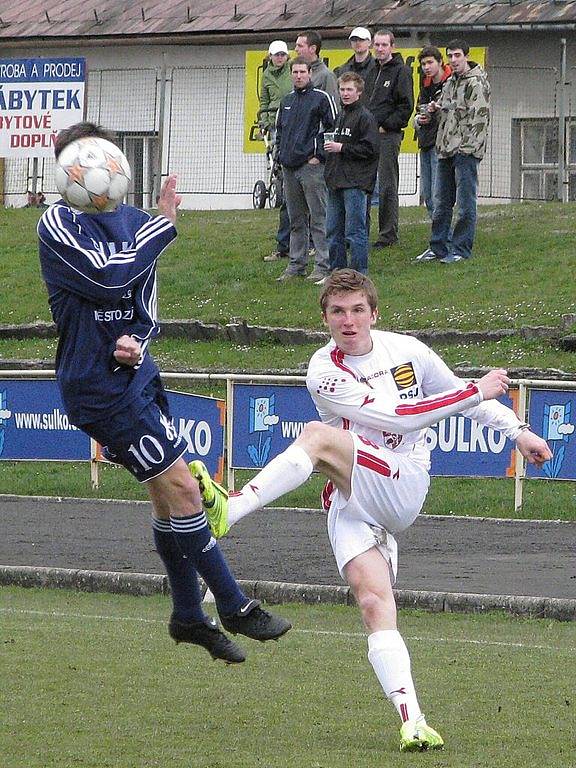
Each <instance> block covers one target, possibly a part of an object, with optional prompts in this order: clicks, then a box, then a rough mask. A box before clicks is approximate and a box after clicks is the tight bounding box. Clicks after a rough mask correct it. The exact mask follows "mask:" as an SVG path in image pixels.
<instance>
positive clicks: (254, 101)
mask: <svg viewBox="0 0 576 768" xmlns="http://www.w3.org/2000/svg"><path fill="white" fill-rule="evenodd" d="M289 47H290V44H289ZM421 50H422V48H396V49H395V52H396V53H400V54H402V58H403V59H404V61H405V63H406V64H407V65H408V66H409V67H411V69H412V81H413V83H414V99H416V98H417V96H418V93H419V90H420V72H419V65H418V58H417V57H418V53H419V52H420V51H421ZM441 50H442V53H444V51H443V49H442V48H441ZM486 52H487V48H470V59H472V60H473V61H475V62H476V63H477V64H481V65H482V66H484V65H485V61H486ZM353 53H354V52H353V51H352V50H351V49H350V48H338V49H337V50H327V49H325V48H323V49H322V50H321V52H320V57H321V59H322V61H323V62H324V63H325V64H326V66H327V67H328V69H332V70H333V69H334V68H335V67H339V66H341V65H342V64H344V62H345V61H348V59H349V58H350V56H352V55H353ZM295 55H296V54H295V53H294V52H292V53H291V58H294V56H295ZM444 58H445V57H444ZM267 62H268V51H267V50H259V51H246V63H245V75H244V152H245V153H247V154H255V153H263V152H265V146H264V142H263V141H262V137H261V136H260V132H259V130H258V109H259V108H260V91H261V88H262V75H263V74H264V69H265V68H266V64H267ZM400 152H406V153H412V154H415V153H416V152H418V146H417V143H416V139H415V136H414V130H413V129H412V126H411V125H409V126H408V128H407V129H406V130H405V131H404V140H403V142H402V146H401V148H400Z"/></svg>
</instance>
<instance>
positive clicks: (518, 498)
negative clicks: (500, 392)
mask: <svg viewBox="0 0 576 768" xmlns="http://www.w3.org/2000/svg"><path fill="white" fill-rule="evenodd" d="M526 416H527V414H526V384H525V383H524V382H522V381H521V382H520V387H519V395H518V418H519V419H520V420H522V421H526ZM514 450H515V453H516V462H515V466H514V511H515V512H519V511H520V510H521V509H522V492H523V490H524V487H523V481H524V479H525V477H526V462H525V460H524V456H522V454H521V453H520V451H519V450H518V448H515V449H514Z"/></svg>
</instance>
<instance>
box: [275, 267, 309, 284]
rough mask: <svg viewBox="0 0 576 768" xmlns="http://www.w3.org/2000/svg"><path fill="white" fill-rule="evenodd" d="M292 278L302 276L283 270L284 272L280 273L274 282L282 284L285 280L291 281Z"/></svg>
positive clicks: (301, 275) (298, 273)
mask: <svg viewBox="0 0 576 768" xmlns="http://www.w3.org/2000/svg"><path fill="white" fill-rule="evenodd" d="M294 277H304V275H303V274H301V273H300V272H288V270H287V269H285V270H284V272H282V274H281V275H280V277H277V278H276V282H277V283H283V282H284V281H285V280H292V278H294Z"/></svg>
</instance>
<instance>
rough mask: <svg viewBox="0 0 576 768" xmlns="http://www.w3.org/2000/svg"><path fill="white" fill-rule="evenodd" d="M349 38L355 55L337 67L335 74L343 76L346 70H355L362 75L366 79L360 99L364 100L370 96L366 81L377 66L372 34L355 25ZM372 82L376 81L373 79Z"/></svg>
mask: <svg viewBox="0 0 576 768" xmlns="http://www.w3.org/2000/svg"><path fill="white" fill-rule="evenodd" d="M348 39H349V40H350V45H351V46H352V50H353V51H354V55H353V56H351V57H350V58H349V59H348V61H346V62H344V64H342V65H341V66H339V67H336V69H335V70H334V74H335V75H336V77H341V76H342V75H344V74H345V73H346V72H355V73H356V74H357V75H360V77H361V78H362V80H364V90H363V91H362V96H361V97H360V100H361V101H362V102H364V101H367V100H368V99H369V98H370V93H369V92H368V91H367V90H366V82H367V81H368V79H369V75H370V73H371V72H372V71H373V70H374V69H375V68H376V60H375V59H374V57H373V56H372V54H371V53H370V46H371V45H372V35H371V34H370V31H369V30H368V29H366V27H355V28H354V29H353V30H352V32H350V37H349V38H348ZM372 82H374V81H373V80H372Z"/></svg>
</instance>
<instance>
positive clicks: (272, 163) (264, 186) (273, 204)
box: [252, 109, 284, 208]
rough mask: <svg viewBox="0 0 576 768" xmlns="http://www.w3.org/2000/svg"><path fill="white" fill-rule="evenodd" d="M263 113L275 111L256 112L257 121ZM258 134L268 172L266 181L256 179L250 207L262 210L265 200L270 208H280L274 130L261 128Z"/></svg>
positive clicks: (280, 176) (278, 174)
mask: <svg viewBox="0 0 576 768" xmlns="http://www.w3.org/2000/svg"><path fill="white" fill-rule="evenodd" d="M264 112H276V109H263V110H260V111H259V112H258V121H260V118H261V116H262V114H263V113H264ZM260 133H261V134H262V139H263V140H264V145H265V146H266V170H267V172H268V177H267V181H263V180H262V179H258V181H257V182H256V184H254V189H253V191H252V205H253V207H254V208H264V207H265V206H266V200H268V205H269V207H270V208H280V206H281V205H282V201H283V199H284V197H283V190H282V166H281V165H280V163H279V162H278V159H277V157H276V144H275V139H276V129H275V128H273V127H268V126H261V128H260Z"/></svg>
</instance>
